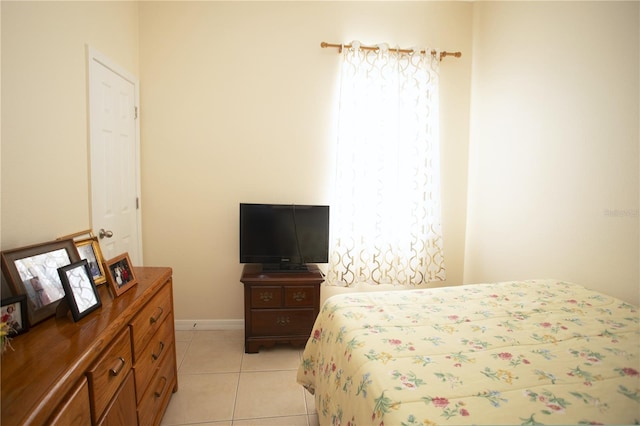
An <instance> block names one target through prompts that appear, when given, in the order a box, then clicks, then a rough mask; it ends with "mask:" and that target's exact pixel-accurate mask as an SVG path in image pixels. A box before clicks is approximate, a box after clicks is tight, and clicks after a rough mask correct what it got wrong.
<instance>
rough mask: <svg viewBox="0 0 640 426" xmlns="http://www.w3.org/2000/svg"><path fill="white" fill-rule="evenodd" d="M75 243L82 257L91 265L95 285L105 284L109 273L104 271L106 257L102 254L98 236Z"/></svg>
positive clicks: (90, 269)
mask: <svg viewBox="0 0 640 426" xmlns="http://www.w3.org/2000/svg"><path fill="white" fill-rule="evenodd" d="M75 244H76V248H77V249H78V254H79V255H80V259H83V260H86V261H87V264H88V265H89V271H91V277H92V278H93V282H94V283H95V285H101V284H105V283H106V282H107V275H106V273H105V271H104V257H103V256H102V250H100V243H99V242H98V237H95V236H93V237H89V238H86V239H84V240H79V241H75Z"/></svg>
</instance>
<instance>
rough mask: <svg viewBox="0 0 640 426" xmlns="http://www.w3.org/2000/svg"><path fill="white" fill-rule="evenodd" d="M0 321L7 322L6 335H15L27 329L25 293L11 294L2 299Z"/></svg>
mask: <svg viewBox="0 0 640 426" xmlns="http://www.w3.org/2000/svg"><path fill="white" fill-rule="evenodd" d="M0 304H1V305H2V308H1V312H2V313H1V316H0V321H2V322H4V323H6V324H7V335H8V336H9V337H13V336H17V335H18V334H22V333H24V332H26V331H27V330H29V320H28V318H27V295H26V294H21V295H19V296H11V297H7V298H5V299H2V302H0Z"/></svg>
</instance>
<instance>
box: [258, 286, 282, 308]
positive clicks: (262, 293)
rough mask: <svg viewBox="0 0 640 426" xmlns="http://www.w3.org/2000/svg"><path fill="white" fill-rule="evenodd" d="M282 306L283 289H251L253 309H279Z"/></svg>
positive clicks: (269, 287)
mask: <svg viewBox="0 0 640 426" xmlns="http://www.w3.org/2000/svg"><path fill="white" fill-rule="evenodd" d="M281 306H282V287H275V286H274V287H271V286H259V287H253V288H252V289H251V307H252V308H279V307H281Z"/></svg>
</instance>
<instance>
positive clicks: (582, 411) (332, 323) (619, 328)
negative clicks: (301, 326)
mask: <svg viewBox="0 0 640 426" xmlns="http://www.w3.org/2000/svg"><path fill="white" fill-rule="evenodd" d="M639 345H640V321H639V315H638V308H637V307H635V306H633V305H630V304H628V303H624V302H622V301H621V300H619V299H615V298H612V297H610V296H606V295H603V294H601V293H598V292H594V291H591V290H588V289H585V288H584V287H582V286H579V285H576V284H571V283H565V282H557V281H552V280H538V281H525V282H508V283H496V284H481V285H467V286H459V287H446V288H437V289H421V290H404V291H394V292H371V293H352V294H344V295H338V296H333V297H331V298H329V299H328V300H327V301H326V302H325V304H324V306H323V307H322V309H321V313H320V315H319V316H318V318H317V320H316V323H315V325H314V328H313V331H312V335H311V337H310V338H309V341H308V343H307V346H306V348H305V350H304V353H303V357H302V363H301V365H300V368H299V369H298V375H297V379H298V382H299V383H300V384H302V385H303V386H304V387H305V388H307V390H309V391H310V392H312V393H314V394H315V402H316V410H317V411H318V417H319V420H320V424H321V425H350V426H358V425H361V426H366V425H383V424H384V425H387V426H396V425H398V426H400V425H418V424H420V425H429V424H457V425H460V424H524V425H533V424H638V422H639V421H640V373H639V371H640V357H639Z"/></svg>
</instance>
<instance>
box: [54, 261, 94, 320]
mask: <svg viewBox="0 0 640 426" xmlns="http://www.w3.org/2000/svg"><path fill="white" fill-rule="evenodd" d="M58 274H59V275H60V281H61V282H62V287H63V288H64V291H65V295H66V296H65V297H66V303H67V304H68V305H69V309H70V310H71V314H72V315H73V320H74V321H80V320H81V319H82V318H83V317H85V316H87V315H89V314H90V313H91V312H93V311H95V310H96V309H98V308H99V307H100V306H102V302H101V301H100V295H99V294H98V287H96V285H95V283H94V282H93V277H92V272H91V268H90V267H89V262H88V261H87V259H83V260H81V261H79V262H75V263H72V264H71V265H67V266H63V267H62V268H58Z"/></svg>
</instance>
